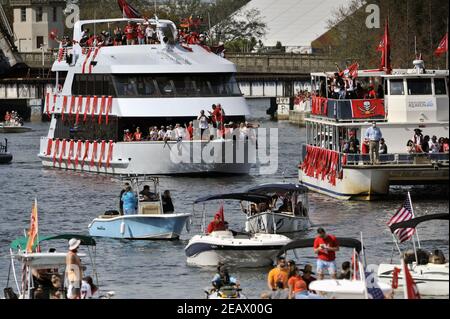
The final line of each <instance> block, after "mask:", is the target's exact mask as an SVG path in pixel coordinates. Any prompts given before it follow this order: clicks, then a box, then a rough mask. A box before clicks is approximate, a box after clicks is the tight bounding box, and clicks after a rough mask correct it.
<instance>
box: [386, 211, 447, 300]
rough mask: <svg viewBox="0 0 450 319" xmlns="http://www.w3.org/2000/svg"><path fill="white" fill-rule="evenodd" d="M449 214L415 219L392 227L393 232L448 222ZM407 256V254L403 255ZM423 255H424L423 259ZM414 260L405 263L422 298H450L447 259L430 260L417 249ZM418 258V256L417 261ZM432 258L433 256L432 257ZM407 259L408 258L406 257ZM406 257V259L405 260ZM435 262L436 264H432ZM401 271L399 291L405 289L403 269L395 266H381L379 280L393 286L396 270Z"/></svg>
mask: <svg viewBox="0 0 450 319" xmlns="http://www.w3.org/2000/svg"><path fill="white" fill-rule="evenodd" d="M448 219H449V214H448V213H443V214H432V215H425V216H421V217H417V218H413V219H411V220H408V221H404V222H400V223H397V224H393V225H391V226H390V229H391V231H392V232H394V231H395V230H397V229H401V228H416V227H417V226H418V225H419V224H420V223H423V222H426V221H431V220H448ZM403 255H405V254H403ZM421 255H424V256H423V257H422V256H421ZM411 256H412V257H413V260H409V261H405V262H406V263H407V264H408V267H409V271H410V273H411V276H412V278H413V280H414V281H415V283H416V285H417V288H418V290H419V293H420V295H421V296H435V297H437V296H447V297H448V296H449V282H448V279H449V263H448V260H445V257H444V256H442V258H436V259H435V260H433V258H429V257H430V254H429V253H427V252H425V253H424V251H423V250H419V249H416V251H414V253H413V254H411ZM416 256H418V258H417V260H416V258H415V257H416ZM431 256H432V255H431ZM405 257H406V256H405ZM405 257H404V258H405ZM432 261H434V262H432ZM395 268H397V269H399V270H400V272H399V273H398V289H403V281H404V280H403V270H402V269H403V267H402V265H395V264H392V263H390V264H380V265H379V267H378V278H379V279H380V281H382V282H385V283H389V284H392V278H393V273H394V269H395Z"/></svg>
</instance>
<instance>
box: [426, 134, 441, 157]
mask: <svg viewBox="0 0 450 319" xmlns="http://www.w3.org/2000/svg"><path fill="white" fill-rule="evenodd" d="M428 145H429V146H430V153H439V150H440V147H439V143H438V141H437V137H436V135H433V137H432V138H431V141H429V142H428Z"/></svg>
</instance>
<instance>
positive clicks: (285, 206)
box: [278, 195, 292, 213]
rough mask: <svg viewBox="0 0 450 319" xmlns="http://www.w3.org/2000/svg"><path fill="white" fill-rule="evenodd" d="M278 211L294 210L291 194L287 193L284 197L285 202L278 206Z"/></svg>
mask: <svg viewBox="0 0 450 319" xmlns="http://www.w3.org/2000/svg"><path fill="white" fill-rule="evenodd" d="M278 212H280V213H281V212H287V213H291V212H292V202H291V200H290V199H289V196H287V195H286V197H285V198H283V204H281V206H280V207H279V208H278Z"/></svg>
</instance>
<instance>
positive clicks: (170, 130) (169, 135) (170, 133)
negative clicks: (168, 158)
mask: <svg viewBox="0 0 450 319" xmlns="http://www.w3.org/2000/svg"><path fill="white" fill-rule="evenodd" d="M174 137H175V133H174V132H173V126H172V125H169V126H168V127H167V131H166V134H165V135H164V140H165V141H172V140H174Z"/></svg>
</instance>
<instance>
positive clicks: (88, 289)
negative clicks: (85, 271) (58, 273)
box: [81, 276, 98, 299]
mask: <svg viewBox="0 0 450 319" xmlns="http://www.w3.org/2000/svg"><path fill="white" fill-rule="evenodd" d="M97 291H98V287H97V286H96V285H95V284H94V281H93V280H92V277H91V276H86V277H84V278H83V280H82V282H81V299H91V298H92V297H93V296H94V295H95V293H96V292H97Z"/></svg>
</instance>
